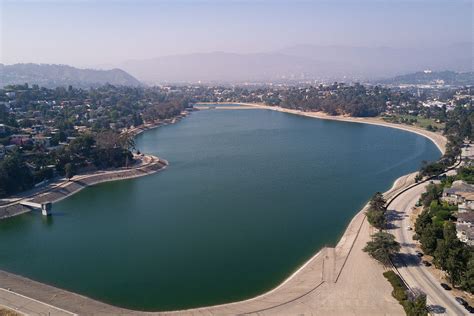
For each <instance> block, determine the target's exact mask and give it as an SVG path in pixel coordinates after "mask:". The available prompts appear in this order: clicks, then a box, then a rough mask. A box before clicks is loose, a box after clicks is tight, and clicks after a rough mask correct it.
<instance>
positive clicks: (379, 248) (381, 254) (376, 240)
mask: <svg viewBox="0 0 474 316" xmlns="http://www.w3.org/2000/svg"><path fill="white" fill-rule="evenodd" d="M371 237H372V241H369V242H368V243H367V245H366V246H365V248H364V249H363V250H364V251H365V252H367V253H368V254H369V255H370V256H371V257H372V258H374V259H376V260H377V261H379V262H380V263H382V264H383V265H389V264H390V258H391V256H392V255H393V254H395V253H397V252H398V251H400V244H399V243H398V242H397V241H396V240H395V236H393V235H392V234H390V233H386V232H377V233H375V234H373V235H372V236H371Z"/></svg>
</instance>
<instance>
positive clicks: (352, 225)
mask: <svg viewBox="0 0 474 316" xmlns="http://www.w3.org/2000/svg"><path fill="white" fill-rule="evenodd" d="M213 104H215V103H213ZM226 104H228V102H227V103H226ZM239 104H242V103H239ZM244 105H247V106H253V107H258V108H261V109H268V110H276V111H280V112H285V113H290V114H296V115H303V116H308V117H313V118H320V119H328V120H336V121H344V122H355V123H366V124H374V125H380V126H385V127H391V128H397V129H402V130H406V131H409V132H414V133H417V134H419V135H422V136H424V137H427V138H428V139H430V140H431V141H432V142H434V143H435V144H436V146H437V147H438V149H439V150H440V151H441V153H444V151H445V148H446V138H445V137H444V136H442V135H439V134H436V133H432V132H429V131H425V130H421V129H420V128H417V127H411V126H401V125H398V124H393V123H387V122H384V121H381V120H376V119H374V120H372V119H366V118H364V119H358V118H347V117H342V118H341V117H332V116H328V115H325V114H321V113H308V112H301V111H296V110H291V109H283V108H275V107H268V106H262V105H255V104H244ZM433 134H434V135H433ZM415 175H416V172H415V173H411V174H408V175H404V176H401V177H399V178H398V179H396V180H395V181H394V183H393V185H392V187H391V188H390V189H389V190H387V191H386V192H384V196H385V198H386V199H389V198H391V197H392V196H394V195H396V194H397V193H398V192H401V191H402V190H405V189H406V188H408V187H409V186H410V185H412V184H413V183H415ZM367 207H368V204H366V205H365V206H364V207H363V208H362V209H361V210H360V211H359V212H357V213H356V214H355V215H354V217H353V218H352V220H351V221H350V222H349V224H348V226H347V227H346V229H345V231H344V233H343V234H342V236H341V238H340V239H339V241H338V243H337V245H336V246H335V247H334V248H330V247H325V248H323V249H321V250H319V251H318V252H317V253H316V254H315V255H313V256H312V257H311V258H310V259H309V260H307V261H306V262H304V263H303V264H302V265H301V266H300V267H298V268H297V269H296V271H295V272H293V273H292V274H291V275H290V276H289V277H288V278H286V279H285V280H283V281H282V282H281V283H280V284H279V285H278V286H276V287H275V288H274V289H271V290H269V291H267V292H265V293H263V294H261V295H258V296H256V297H253V298H249V299H246V300H243V301H238V302H232V303H225V304H220V305H215V306H208V307H200V308H192V309H186V310H177V311H171V312H140V311H133V310H128V309H125V308H121V307H117V306H113V305H109V304H106V303H103V302H99V301H97V300H94V299H91V298H88V297H85V296H82V295H79V294H76V293H72V292H69V291H65V290H62V289H58V288H55V287H53V286H50V285H46V284H42V283H40V282H36V281H33V280H30V279H27V278H24V277H21V276H17V275H14V274H11V273H8V272H4V271H0V284H2V287H7V288H10V289H11V290H12V291H14V292H18V293H20V294H22V295H25V296H28V297H32V298H34V299H37V300H40V301H44V302H46V303H48V304H51V305H54V306H59V307H61V308H64V309H66V310H69V311H71V312H74V313H78V314H94V313H97V312H98V313H106V314H136V315H158V314H199V315H201V314H221V315H231V314H232V315H233V314H248V313H261V312H266V311H269V312H270V313H271V312H272V311H278V309H281V308H290V309H291V308H293V307H294V308H295V311H296V310H297V309H298V308H299V307H301V306H302V305H301V304H299V303H298V302H300V301H301V300H304V299H305V298H308V299H310V298H312V296H313V295H318V294H322V293H321V291H325V293H326V295H335V296H338V295H339V294H338V293H339V291H341V287H343V288H345V289H348V291H349V292H351V293H356V292H358V291H362V290H363V288H362V285H361V284H358V283H357V282H356V284H355V285H354V284H353V283H351V284H346V282H348V281H347V278H345V277H342V278H340V276H341V274H342V272H343V270H344V269H346V270H349V271H353V270H358V274H363V273H364V271H365V270H370V269H379V268H380V267H379V266H377V265H374V264H375V263H374V262H373V261H372V260H371V259H370V258H369V257H368V256H367V255H366V254H364V255H363V256H361V255H360V254H359V253H360V251H359V250H360V249H358V248H361V247H360V244H365V240H366V239H368V238H369V235H370V230H371V228H370V227H369V225H368V224H367V221H366V217H365V212H366V210H367ZM355 245H356V246H355ZM354 248H357V251H354ZM351 254H352V256H353V257H357V259H358V260H364V264H360V262H358V263H357V266H355V267H354V265H355V263H354V262H353V261H356V262H357V260H348V259H350V256H351ZM361 258H362V259H361ZM380 269H381V268H380ZM367 273H368V274H369V275H375V276H379V277H380V275H381V273H379V274H377V272H376V271H372V270H370V271H368V272H367ZM380 278H382V277H380ZM349 279H352V278H349ZM380 282H383V283H382V286H384V285H386V284H385V283H386V281H385V280H384V279H383V278H382V280H381V281H380ZM341 283H342V284H341ZM338 286H339V287H338ZM370 287H371V286H370ZM387 292H388V293H389V291H388V290H387ZM388 295H390V294H388ZM373 299H374V300H376V297H373ZM384 299H385V298H384ZM338 301H339V300H338ZM382 303H383V304H386V305H387V306H389V305H390V303H389V302H386V301H383V300H382ZM291 304H294V306H293V305H291ZM341 304H342V303H341ZM394 304H395V305H390V306H392V307H390V308H395V309H396V308H399V306H398V303H396V302H394ZM383 306H385V305H383ZM352 307H355V306H352ZM341 308H344V307H341ZM363 308H367V307H366V306H364V307H363Z"/></svg>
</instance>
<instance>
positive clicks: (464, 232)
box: [456, 212, 474, 246]
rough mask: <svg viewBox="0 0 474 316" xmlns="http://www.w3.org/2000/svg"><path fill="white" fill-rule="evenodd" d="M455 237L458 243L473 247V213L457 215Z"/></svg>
mask: <svg viewBox="0 0 474 316" xmlns="http://www.w3.org/2000/svg"><path fill="white" fill-rule="evenodd" d="M456 236H457V237H458V238H459V240H460V241H462V242H464V243H466V244H468V245H469V246H474V212H465V213H458V215H457V221H456Z"/></svg>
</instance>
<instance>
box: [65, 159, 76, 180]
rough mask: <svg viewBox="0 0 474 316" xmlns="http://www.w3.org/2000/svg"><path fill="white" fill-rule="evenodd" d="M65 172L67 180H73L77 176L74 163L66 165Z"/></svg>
mask: <svg viewBox="0 0 474 316" xmlns="http://www.w3.org/2000/svg"><path fill="white" fill-rule="evenodd" d="M64 172H65V176H66V178H67V179H68V180H69V179H71V178H72V177H73V176H74V175H75V174H76V170H75V167H74V165H73V164H72V163H70V162H68V163H67V164H65V165H64Z"/></svg>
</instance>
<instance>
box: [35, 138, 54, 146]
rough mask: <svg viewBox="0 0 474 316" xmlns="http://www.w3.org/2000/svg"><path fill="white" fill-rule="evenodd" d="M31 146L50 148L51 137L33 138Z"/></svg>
mask: <svg viewBox="0 0 474 316" xmlns="http://www.w3.org/2000/svg"><path fill="white" fill-rule="evenodd" d="M33 144H35V145H38V146H42V147H45V148H48V147H49V146H51V137H46V136H34V137H33Z"/></svg>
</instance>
